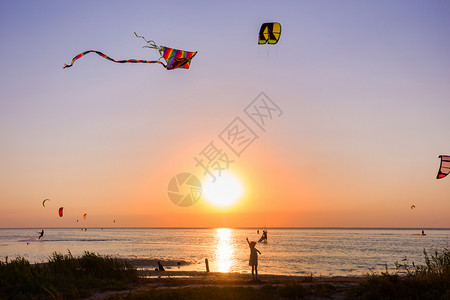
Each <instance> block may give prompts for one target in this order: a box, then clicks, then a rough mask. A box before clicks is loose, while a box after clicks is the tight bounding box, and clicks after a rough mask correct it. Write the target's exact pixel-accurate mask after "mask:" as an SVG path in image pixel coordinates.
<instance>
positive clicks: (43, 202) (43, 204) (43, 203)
mask: <svg viewBox="0 0 450 300" xmlns="http://www.w3.org/2000/svg"><path fill="white" fill-rule="evenodd" d="M45 201H50V199H44V201H42V206H43V207H45Z"/></svg>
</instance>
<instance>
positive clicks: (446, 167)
mask: <svg viewBox="0 0 450 300" xmlns="http://www.w3.org/2000/svg"><path fill="white" fill-rule="evenodd" d="M439 158H440V159H441V166H440V167H439V171H438V174H437V177H436V179H441V178H444V177H445V176H447V175H448V173H450V156H448V155H440V156H439Z"/></svg>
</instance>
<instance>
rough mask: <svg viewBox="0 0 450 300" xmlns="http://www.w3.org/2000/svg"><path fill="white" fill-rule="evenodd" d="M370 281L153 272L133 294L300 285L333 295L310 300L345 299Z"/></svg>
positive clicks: (106, 295)
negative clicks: (348, 293) (350, 290)
mask: <svg viewBox="0 0 450 300" xmlns="http://www.w3.org/2000/svg"><path fill="white" fill-rule="evenodd" d="M364 280H366V278H363V277H345V276H336V277H311V276H286V275H270V274H260V275H259V276H258V280H252V276H251V274H241V273H216V272H210V273H206V272H196V271H151V272H146V273H145V274H143V276H142V282H141V283H139V284H138V285H136V286H134V288H133V289H132V290H131V292H132V293H135V292H145V291H149V290H152V289H189V288H202V287H250V288H254V289H260V288H263V287H265V286H268V285H271V286H278V285H279V286H283V285H287V284H297V285H301V286H304V287H306V288H313V289H314V287H315V286H325V285H326V286H327V287H328V290H329V291H331V294H328V295H327V296H326V297H324V296H323V295H317V297H316V296H314V295H313V296H310V297H309V299H345V294H346V292H347V291H348V290H349V289H350V288H352V287H354V286H356V285H358V284H359V283H360V282H362V281H364ZM129 293H130V290H127V291H118V292H105V293H98V294H96V295H95V296H93V297H91V299H102V298H105V297H108V296H112V295H126V294H129Z"/></svg>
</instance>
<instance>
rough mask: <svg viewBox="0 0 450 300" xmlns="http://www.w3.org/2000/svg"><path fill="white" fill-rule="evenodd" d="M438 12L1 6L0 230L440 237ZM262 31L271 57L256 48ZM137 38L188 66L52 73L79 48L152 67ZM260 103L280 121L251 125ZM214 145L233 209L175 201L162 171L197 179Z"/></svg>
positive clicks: (408, 1)
mask: <svg viewBox="0 0 450 300" xmlns="http://www.w3.org/2000/svg"><path fill="white" fill-rule="evenodd" d="M449 15H450V2H448V1H438V0H431V1H414V0H405V1H389V0H386V1H356V0H355V1H345V0H344V1H303V0H302V1H279V2H274V1H238V0H236V1H234V0H233V1H215V2H213V1H166V2H163V1H131V2H129V1H112V0H108V1H31V0H29V1H12V0H11V1H1V2H0V33H1V37H2V38H1V42H0V62H1V69H0V141H1V147H0V202H1V208H0V211H1V215H2V217H1V218H0V227H39V228H46V227H79V226H86V227H88V226H98V227H110V226H118V227H146V226H149V227H260V228H261V227H264V226H267V227H419V228H422V227H423V228H426V227H446V228H448V227H450V178H444V179H440V180H436V174H437V171H438V167H439V159H438V156H439V155H442V154H447V155H450V133H449V132H450V131H449V129H450V38H449V37H450V18H449ZM264 22H279V23H280V24H281V26H282V33H281V37H280V40H279V43H278V44H276V45H258V42H257V40H258V32H259V29H260V26H261V24H262V23H264ZM134 32H136V33H137V34H139V35H142V36H145V37H146V38H147V39H148V40H154V41H155V42H156V44H158V45H163V46H168V47H174V48H177V49H182V50H188V51H198V53H197V55H196V56H195V57H194V59H193V60H192V63H191V67H190V69H189V70H170V71H168V70H165V69H164V68H163V67H162V66H161V65H158V64H116V63H113V62H111V61H107V60H105V59H104V58H102V57H100V56H98V55H96V54H88V55H86V56H84V57H82V58H81V59H79V60H78V61H76V62H75V63H74V65H73V67H71V68H68V69H63V68H62V67H63V66H64V64H69V63H70V62H71V60H72V58H73V57H74V56H75V55H77V54H79V53H81V52H83V51H86V50H98V51H101V52H103V53H105V54H106V55H108V56H110V57H112V58H114V59H117V60H120V59H146V60H156V59H158V57H159V55H158V52H157V51H156V50H153V49H147V48H143V46H145V45H146V44H145V41H144V40H142V39H140V38H137V37H136V36H135V35H134ZM261 93H263V94H261ZM261 95H262V96H261ZM258 96H260V97H268V99H270V100H271V101H272V102H271V103H272V104H274V105H276V107H277V108H278V109H279V110H273V111H271V112H272V115H271V116H272V119H268V118H266V119H265V121H266V122H265V124H264V125H265V126H264V128H261V127H259V126H258V125H257V124H256V123H255V122H254V121H253V120H252V119H251V118H250V117H249V116H248V115H247V114H246V113H245V110H246V108H247V107H250V108H252V106H251V104H252V103H255V102H253V101H258V100H259V99H260V98H258ZM265 99H266V98H265ZM272 107H275V106H273V105H272ZM236 118H239V119H238V120H240V122H242V123H240V124H245V125H246V126H247V128H249V129H250V130H251V132H253V133H254V135H255V136H257V138H255V139H254V140H252V142H251V143H250V144H248V145H247V146H248V147H246V148H245V149H243V150H242V151H241V152H240V155H239V156H238V155H237V154H236V153H234V152H233V151H232V150H231V149H230V147H228V145H227V144H226V143H225V142H224V140H223V139H221V133H223V132H225V133H226V132H227V131H226V129H227V128H230V126H232V125H233V122H234V121H235V120H236ZM247 132H250V131H247ZM222 137H223V135H222ZM211 142H212V143H213V144H214V146H215V147H217V149H218V150H221V151H222V152H221V153H225V154H226V155H227V157H228V158H229V159H230V160H232V161H233V162H232V163H230V164H229V166H228V169H226V170H224V171H223V173H227V174H229V175H230V176H231V177H232V178H234V179H235V180H237V181H238V182H239V183H240V184H241V186H242V193H241V197H240V198H239V199H238V201H237V202H236V203H235V204H234V205H232V206H229V207H225V208H223V207H220V206H216V205H214V204H212V203H211V202H209V201H207V199H205V197H204V196H203V197H202V198H200V199H199V200H198V202H197V203H195V204H194V205H192V206H189V207H179V206H177V205H175V204H174V203H173V202H172V201H171V200H170V199H169V197H168V184H169V182H170V181H171V179H172V178H173V177H174V176H175V175H177V174H180V173H189V174H193V175H195V176H196V177H198V178H199V179H200V180H201V181H202V182H203V183H205V182H206V181H207V180H210V178H208V175H207V176H206V178H203V169H202V168H201V167H200V166H198V165H197V162H196V160H195V158H200V157H201V156H202V155H201V153H202V151H204V150H205V148H207V147H208V145H210V143H211ZM219 180H220V178H219ZM217 183H218V182H217ZM230 189H231V188H230ZM232 189H234V187H233V188H232ZM46 198H48V199H50V201H48V202H47V203H46V207H43V206H42V201H43V200H44V199H46ZM411 205H415V208H414V209H411ZM59 207H64V216H63V217H59V216H58V213H57V210H58V208H59ZM85 213H87V219H86V220H83V218H82V216H83V214H85ZM77 220H79V221H78V222H77ZM114 220H115V223H114Z"/></svg>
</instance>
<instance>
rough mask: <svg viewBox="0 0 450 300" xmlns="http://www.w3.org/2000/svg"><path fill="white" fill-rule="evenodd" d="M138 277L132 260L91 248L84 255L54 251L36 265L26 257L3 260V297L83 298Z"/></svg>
mask: <svg viewBox="0 0 450 300" xmlns="http://www.w3.org/2000/svg"><path fill="white" fill-rule="evenodd" d="M137 281H138V273H137V270H136V269H135V268H134V267H132V266H131V265H130V264H129V263H127V262H124V261H121V260H118V259H116V258H112V257H109V256H100V255H98V254H94V253H90V252H85V253H84V255H83V256H81V257H73V256H72V254H71V253H70V251H69V252H68V254H66V255H63V254H60V253H56V252H54V253H53V254H52V256H50V257H49V259H48V262H46V263H41V264H34V265H32V264H30V263H29V262H28V261H27V260H26V259H24V258H23V257H17V258H16V259H13V260H10V261H9V262H8V260H5V262H0V299H11V298H14V299H47V298H48V299H63V298H82V297H88V296H90V295H92V294H93V293H94V292H95V291H97V290H121V289H126V288H127V287H129V286H130V285H131V284H133V283H136V282H137Z"/></svg>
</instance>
